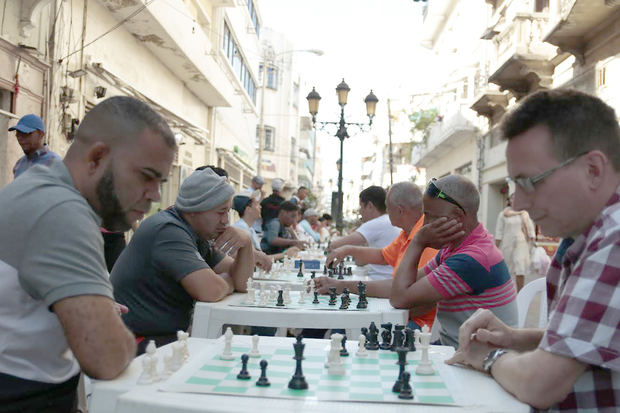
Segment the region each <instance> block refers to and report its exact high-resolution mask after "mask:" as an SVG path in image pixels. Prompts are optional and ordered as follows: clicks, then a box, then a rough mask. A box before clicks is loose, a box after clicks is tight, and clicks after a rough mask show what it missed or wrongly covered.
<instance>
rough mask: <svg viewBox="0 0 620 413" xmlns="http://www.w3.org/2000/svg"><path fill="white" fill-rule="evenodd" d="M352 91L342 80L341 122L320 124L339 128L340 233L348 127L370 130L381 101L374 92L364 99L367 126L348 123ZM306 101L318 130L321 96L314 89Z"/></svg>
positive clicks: (340, 96) (339, 89) (337, 89)
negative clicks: (346, 107) (345, 141)
mask: <svg viewBox="0 0 620 413" xmlns="http://www.w3.org/2000/svg"><path fill="white" fill-rule="evenodd" d="M350 90H351V88H350V87H349V85H347V84H346V83H345V81H344V79H342V82H340V84H339V85H338V86H337V87H336V93H337V94H338V104H339V105H340V120H339V121H338V122H319V124H320V125H321V129H324V128H325V127H326V126H327V125H335V126H337V127H338V129H337V131H336V133H335V136H336V137H337V138H338V139H339V140H340V159H339V160H338V164H339V167H338V193H337V195H336V197H337V200H336V202H337V208H336V228H338V230H339V231H340V230H342V227H343V225H342V208H343V205H342V201H343V195H342V170H343V169H344V162H343V160H344V158H343V152H344V140H345V139H346V138H348V137H350V135H349V133H348V131H347V127H348V126H356V127H357V128H359V130H360V131H364V130H365V128H366V127H368V129H370V127H372V119H373V118H374V116H375V110H376V108H377V102H378V101H379V99H377V97H376V96H375V94H374V93H372V90H371V91H370V93H369V94H368V96H366V98H365V99H364V103H366V115H367V116H368V124H367V125H366V124H363V123H353V122H346V121H345V119H344V107H345V105H346V104H347V97H348V95H349V91H350ZM306 99H307V100H308V110H309V112H310V114H311V115H312V124H313V125H314V126H315V128H316V115H317V113H319V100H321V96H320V95H319V93H318V92H317V91H316V90H315V88H314V87H313V88H312V91H311V92H310V93H309V94H308V96H306Z"/></svg>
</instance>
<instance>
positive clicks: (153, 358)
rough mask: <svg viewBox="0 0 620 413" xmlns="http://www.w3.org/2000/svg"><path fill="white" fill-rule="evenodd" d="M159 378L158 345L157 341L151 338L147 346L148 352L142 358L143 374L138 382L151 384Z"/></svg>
mask: <svg viewBox="0 0 620 413" xmlns="http://www.w3.org/2000/svg"><path fill="white" fill-rule="evenodd" d="M157 380H159V375H158V374H157V347H156V346H155V341H154V340H150V341H149V344H148V345H147V346H146V354H145V355H144V358H143V359H142V374H141V375H140V377H139V378H138V384H150V383H154V382H156V381H157Z"/></svg>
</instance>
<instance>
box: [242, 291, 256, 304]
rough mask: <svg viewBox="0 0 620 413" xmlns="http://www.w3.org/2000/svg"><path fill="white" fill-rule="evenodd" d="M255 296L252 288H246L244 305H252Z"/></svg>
mask: <svg viewBox="0 0 620 413" xmlns="http://www.w3.org/2000/svg"><path fill="white" fill-rule="evenodd" d="M255 299H256V296H255V294H254V288H248V291H247V293H246V294H245V301H244V302H245V303H246V304H254V300H255Z"/></svg>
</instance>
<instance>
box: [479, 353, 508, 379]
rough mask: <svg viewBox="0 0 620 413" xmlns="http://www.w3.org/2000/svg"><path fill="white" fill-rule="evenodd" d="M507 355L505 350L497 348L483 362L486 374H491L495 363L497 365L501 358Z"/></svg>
mask: <svg viewBox="0 0 620 413" xmlns="http://www.w3.org/2000/svg"><path fill="white" fill-rule="evenodd" d="M506 353H508V352H507V351H506V350H504V349H503V348H496V349H495V350H493V351H491V352H490V353H489V355H488V356H486V358H485V359H484V361H483V362H482V369H483V370H484V371H485V372H487V373H489V374H491V367H493V363H495V362H496V361H497V359H498V358H500V357H501V356H503V355H504V354H506Z"/></svg>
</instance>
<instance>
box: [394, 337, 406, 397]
mask: <svg viewBox="0 0 620 413" xmlns="http://www.w3.org/2000/svg"><path fill="white" fill-rule="evenodd" d="M396 352H397V353H398V361H397V362H396V364H398V378H397V379H396V383H394V386H392V391H393V392H394V393H400V391H401V390H402V387H403V373H404V372H405V365H406V364H407V349H406V348H404V347H400V348H398V349H397V350H396Z"/></svg>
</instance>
